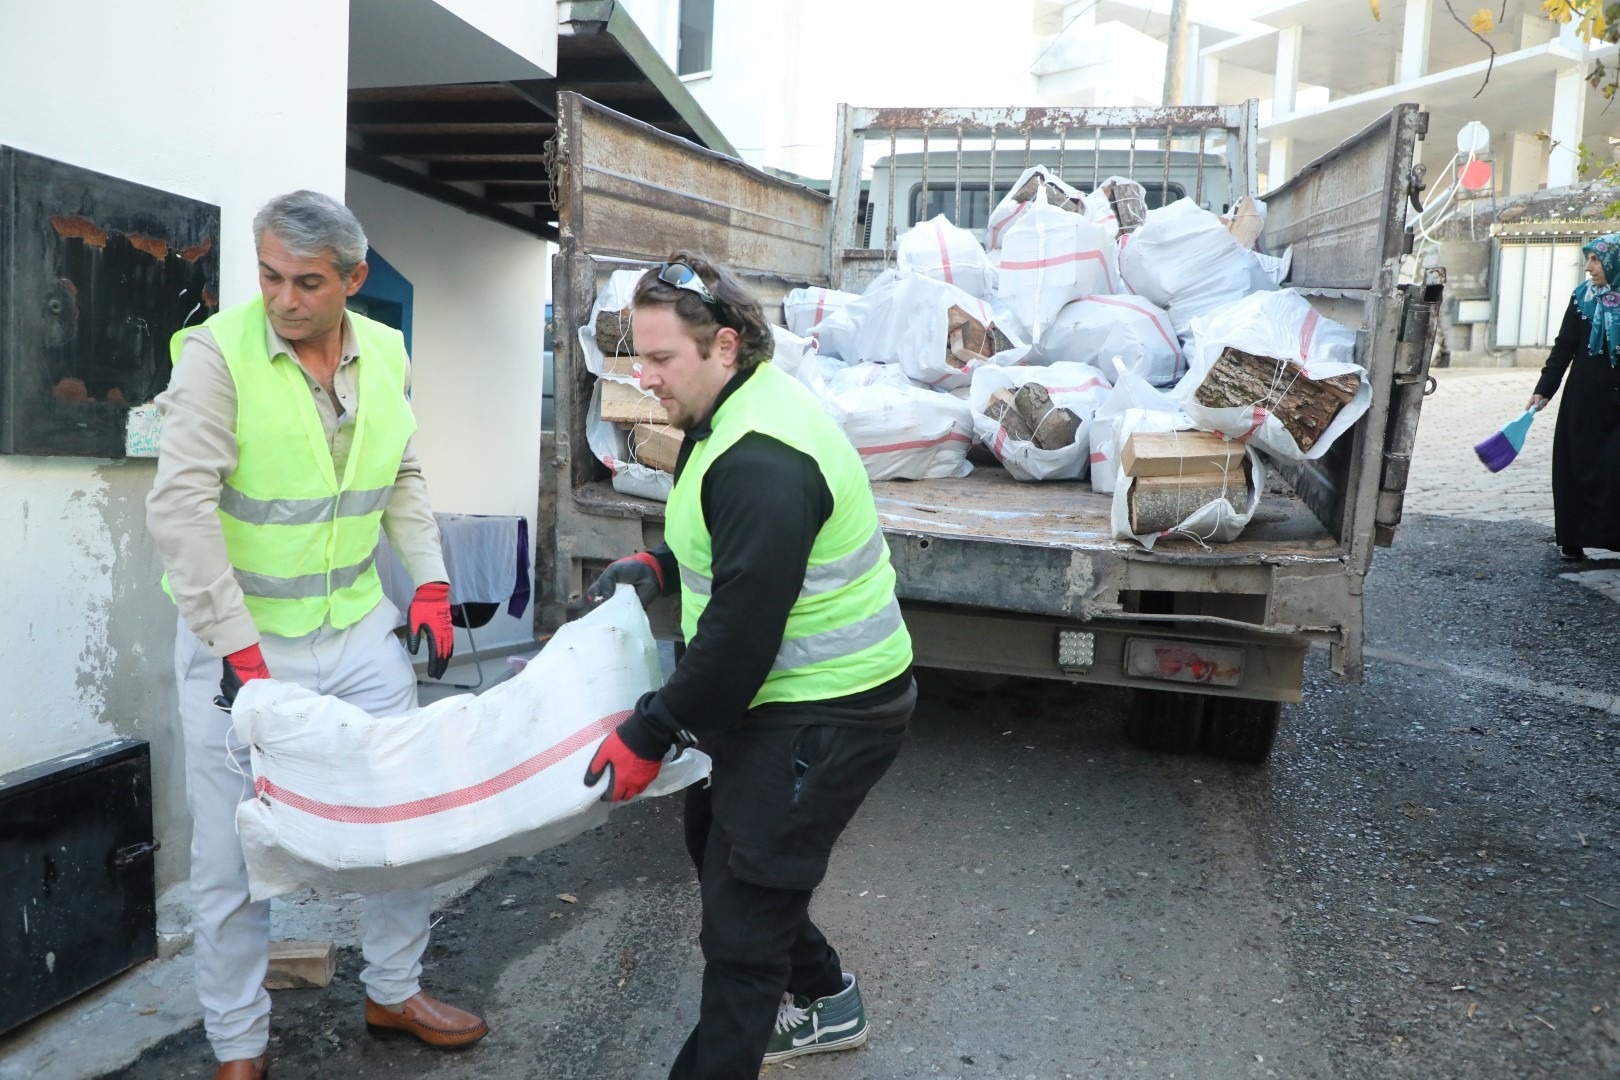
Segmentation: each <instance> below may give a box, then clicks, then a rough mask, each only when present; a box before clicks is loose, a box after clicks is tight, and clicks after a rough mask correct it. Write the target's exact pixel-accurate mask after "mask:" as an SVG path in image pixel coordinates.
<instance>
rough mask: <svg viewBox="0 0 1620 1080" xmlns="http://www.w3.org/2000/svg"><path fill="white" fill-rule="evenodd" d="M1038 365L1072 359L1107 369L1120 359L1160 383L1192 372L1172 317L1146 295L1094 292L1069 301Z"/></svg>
mask: <svg viewBox="0 0 1620 1080" xmlns="http://www.w3.org/2000/svg"><path fill="white" fill-rule="evenodd" d="M1035 352H1036V354H1035V356H1033V357H1032V358H1031V362H1033V363H1056V362H1058V361H1062V360H1072V361H1075V362H1077V363H1081V364H1090V365H1091V366H1092V367H1096V368H1101V369H1102V370H1103V371H1112V370H1114V368H1113V364H1114V361H1115V360H1118V361H1119V362H1121V363H1122V364H1124V366H1125V368H1126V370H1128V371H1131V372H1133V373H1134V374H1136V375H1140V376H1141V377H1142V378H1144V379H1146V380H1147V381H1148V382H1150V383H1152V384H1153V385H1154V386H1173V385H1175V383H1176V382H1177V381H1178V380H1179V379H1180V378H1181V376H1182V375H1183V374H1184V373H1185V372H1186V366H1185V364H1184V363H1183V361H1182V354H1181V343H1180V342H1179V341H1177V340H1176V334H1175V330H1174V328H1173V327H1172V326H1171V324H1170V315H1169V313H1168V312H1166V311H1165V310H1164V309H1163V308H1161V307H1159V306H1158V305H1156V304H1154V303H1153V302H1151V301H1150V300H1148V299H1147V298H1146V297H1142V296H1130V295H1123V296H1088V297H1086V298H1085V299H1084V300H1076V301H1074V302H1073V303H1071V304H1067V305H1065V306H1064V307H1063V309H1062V310H1060V311H1059V312H1058V313H1057V317H1056V318H1055V319H1053V320H1052V324H1051V325H1050V326H1048V327H1047V328H1046V330H1045V332H1044V333H1042V334H1041V340H1040V344H1039V345H1038V346H1037V347H1036V350H1035Z"/></svg>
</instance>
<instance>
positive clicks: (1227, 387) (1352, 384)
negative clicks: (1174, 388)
mask: <svg viewBox="0 0 1620 1080" xmlns="http://www.w3.org/2000/svg"><path fill="white" fill-rule="evenodd" d="M1360 388H1361V377H1360V376H1359V375H1354V374H1349V375H1334V376H1332V377H1330V378H1326V379H1312V378H1309V377H1307V376H1305V375H1303V374H1301V368H1300V365H1299V364H1298V363H1297V362H1296V361H1293V360H1278V359H1276V358H1274V357H1270V356H1256V355H1255V354H1253V353H1247V352H1244V351H1243V350H1242V349H1234V348H1232V347H1231V346H1228V347H1227V348H1226V349H1224V350H1223V351H1222V352H1221V355H1220V358H1219V359H1218V360H1216V361H1215V364H1214V366H1213V367H1211V368H1210V369H1209V374H1208V375H1205V376H1204V381H1203V382H1202V383H1201V384H1199V387H1198V390H1197V392H1196V393H1195V394H1194V395H1193V397H1194V399H1195V400H1196V401H1197V402H1198V403H1199V404H1200V405H1204V406H1206V407H1208V408H1211V409H1247V408H1251V407H1253V406H1256V405H1258V406H1260V407H1262V408H1264V409H1265V410H1266V411H1267V412H1269V413H1270V414H1271V415H1272V416H1275V417H1276V418H1277V419H1278V421H1280V422H1281V423H1282V426H1283V427H1284V428H1285V429H1286V430H1287V431H1288V434H1289V435H1292V436H1293V438H1294V442H1295V443H1297V444H1298V445H1299V448H1300V450H1301V451H1304V452H1309V450H1310V449H1311V447H1313V446H1315V445H1316V443H1317V440H1318V439H1320V438H1321V437H1322V433H1323V432H1324V431H1326V430H1327V429H1328V425H1329V424H1331V423H1333V418H1334V417H1335V416H1338V415H1339V410H1340V409H1342V408H1344V407H1345V406H1346V405H1348V404H1350V399H1351V398H1353V397H1355V396H1356V391H1357V390H1359V389H1360Z"/></svg>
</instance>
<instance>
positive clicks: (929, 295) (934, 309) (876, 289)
mask: <svg viewBox="0 0 1620 1080" xmlns="http://www.w3.org/2000/svg"><path fill="white" fill-rule="evenodd" d="M1007 321H1008V320H1007V319H1006V318H1005V317H1003V316H1000V315H998V314H997V313H996V312H995V311H994V310H993V309H992V307H991V305H989V304H988V303H986V302H985V301H983V300H980V299H979V298H978V297H976V296H970V295H969V294H968V293H966V292H964V291H963V290H961V289H959V288H957V287H956V286H955V285H948V284H946V283H945V282H943V281H935V280H934V279H933V278H929V277H924V276H923V275H921V274H915V273H912V272H910V271H906V270H900V269H891V270H886V271H884V272H883V273H882V274H880V275H879V276H878V278H877V279H876V280H875V281H873V282H872V284H871V285H869V286H868V287H867V289H866V292H864V293H862V294H861V298H860V299H859V300H857V301H855V302H854V303H852V304H850V305H848V306H847V307H845V308H844V309H843V310H841V311H838V312H836V313H834V314H833V315H830V316H828V317H827V318H826V319H825V320H824V321H823V322H822V325H821V335H820V337H819V342H820V345H819V351H820V352H822V353H830V354H831V355H833V356H836V357H838V358H839V359H841V360H843V361H845V362H846V363H850V364H858V363H863V362H872V363H878V364H897V365H899V366H900V368H901V369H902V370H903V371H905V373H906V374H907V375H908V376H910V377H911V378H913V379H915V380H917V381H918V382H920V383H924V384H926V385H928V386H931V387H933V388H935V389H937V390H955V389H957V388H958V387H964V386H967V385H968V384H969V383H970V382H972V379H973V372H974V371H975V370H976V369H977V368H979V367H983V366H985V365H1001V364H1009V363H1015V362H1017V361H1018V360H1020V359H1022V358H1023V356H1024V355H1025V354H1026V353H1027V352H1028V348H1027V346H1026V345H1025V342H1024V341H1023V339H1022V337H1021V335H1020V334H1019V333H1018V332H1017V331H1016V330H1015V329H1013V328H1011V327H1008V326H1006V325H1005V324H1006V323H1007ZM846 325H847V326H848V327H850V328H851V329H850V332H848V333H844V332H843V327H845V326H846ZM835 327H836V328H837V329H838V330H839V333H838V335H837V336H836V337H833V336H831V335H832V331H833V330H834V329H835ZM835 347H836V350H837V351H834V349H835Z"/></svg>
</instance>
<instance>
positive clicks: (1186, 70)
mask: <svg viewBox="0 0 1620 1080" xmlns="http://www.w3.org/2000/svg"><path fill="white" fill-rule="evenodd" d="M1201 44H1202V42H1201V41H1200V35H1199V33H1198V24H1197V23H1190V24H1188V26H1187V41H1186V44H1185V45H1184V46H1183V48H1184V49H1185V50H1186V51H1185V52H1184V53H1183V54H1182V60H1181V100H1180V101H1178V102H1176V104H1178V105H1213V104H1215V101H1214V99H1212V98H1206V97H1203V96H1201V94H1202V91H1203V86H1202V85H1201V84H1200V81H1199V77H1198V76H1199V72H1198V69H1199V63H1198V60H1199V56H1198V49H1199V47H1200V45H1201Z"/></svg>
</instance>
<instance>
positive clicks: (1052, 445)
mask: <svg viewBox="0 0 1620 1080" xmlns="http://www.w3.org/2000/svg"><path fill="white" fill-rule="evenodd" d="M1013 404H1014V407H1015V408H1017V409H1018V411H1019V413H1020V414H1022V415H1023V417H1024V419H1025V420H1027V421H1028V422H1029V425H1030V427H1031V428H1032V429H1033V430H1034V435H1033V436H1032V437H1031V440H1030V441H1031V442H1033V443H1034V444H1035V447H1036V449H1038V450H1061V449H1062V448H1063V447H1065V446H1073V445H1074V437H1075V433H1076V432H1078V431H1079V430H1080V418H1079V417H1078V416H1076V415H1075V414H1074V412H1073V411H1072V410H1069V409H1065V408H1063V407H1062V406H1061V405H1054V404H1052V394H1051V392H1050V391H1048V390H1047V389H1046V387H1044V386H1042V385H1041V384H1040V383H1038V382H1027V383H1025V384H1024V385H1023V386H1020V387H1019V388H1018V393H1017V394H1016V395H1015V396H1014V398H1013Z"/></svg>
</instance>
